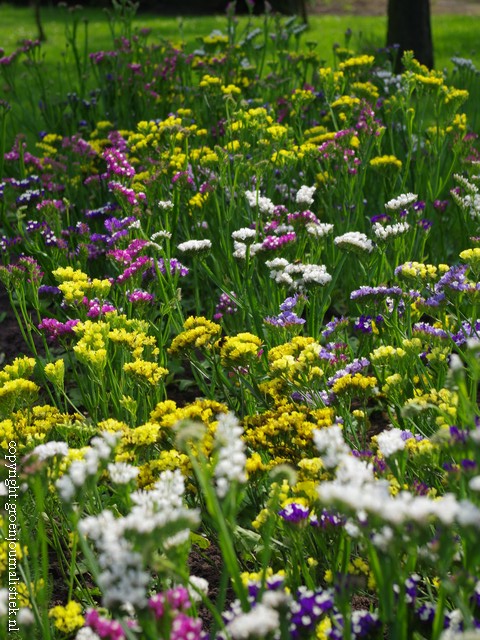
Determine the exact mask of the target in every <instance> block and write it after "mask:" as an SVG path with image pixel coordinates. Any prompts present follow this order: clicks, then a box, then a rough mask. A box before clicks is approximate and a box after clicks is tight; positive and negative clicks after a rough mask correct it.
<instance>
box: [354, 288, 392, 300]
mask: <svg viewBox="0 0 480 640" xmlns="http://www.w3.org/2000/svg"><path fill="white" fill-rule="evenodd" d="M401 295H403V290H402V289H401V288H400V287H395V286H394V287H385V286H379V287H369V286H366V285H364V286H361V287H359V288H358V289H355V291H352V293H351V294H350V300H358V298H382V297H386V296H401Z"/></svg>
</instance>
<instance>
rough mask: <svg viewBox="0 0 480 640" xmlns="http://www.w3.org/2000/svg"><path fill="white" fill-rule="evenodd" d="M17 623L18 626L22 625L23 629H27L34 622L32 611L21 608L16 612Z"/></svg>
mask: <svg viewBox="0 0 480 640" xmlns="http://www.w3.org/2000/svg"><path fill="white" fill-rule="evenodd" d="M17 622H18V624H21V625H24V626H25V627H29V626H30V625H31V624H33V623H34V622H35V616H34V615H33V611H32V610H31V609H29V608H28V607H21V609H20V610H19V612H18V616H17Z"/></svg>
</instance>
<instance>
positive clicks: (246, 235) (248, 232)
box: [232, 227, 257, 244]
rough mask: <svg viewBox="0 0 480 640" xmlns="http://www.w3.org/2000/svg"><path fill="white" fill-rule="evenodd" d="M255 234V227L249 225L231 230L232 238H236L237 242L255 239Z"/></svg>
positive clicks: (246, 242) (249, 241)
mask: <svg viewBox="0 0 480 640" xmlns="http://www.w3.org/2000/svg"><path fill="white" fill-rule="evenodd" d="M256 235H257V232H256V230H255V229H251V228H250V227H242V228H241V229H237V230H236V231H233V233H232V238H233V240H237V241H238V242H244V243H245V244H250V243H251V242H253V241H254V240H255V237H256Z"/></svg>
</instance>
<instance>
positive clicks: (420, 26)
mask: <svg viewBox="0 0 480 640" xmlns="http://www.w3.org/2000/svg"><path fill="white" fill-rule="evenodd" d="M393 45H398V46H399V51H398V56H397V58H396V63H395V71H396V72H399V71H401V57H402V55H403V52H404V51H413V53H414V55H415V58H416V59H417V60H418V61H419V62H421V63H422V64H424V65H426V66H427V67H428V68H429V69H431V68H432V67H433V40H432V29H431V21H430V0H388V30H387V47H391V46H393Z"/></svg>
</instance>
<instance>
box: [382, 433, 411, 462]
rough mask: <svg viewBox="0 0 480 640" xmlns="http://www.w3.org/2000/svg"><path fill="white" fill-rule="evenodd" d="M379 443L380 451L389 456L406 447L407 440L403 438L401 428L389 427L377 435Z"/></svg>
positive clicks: (386, 456)
mask: <svg viewBox="0 0 480 640" xmlns="http://www.w3.org/2000/svg"><path fill="white" fill-rule="evenodd" d="M377 444H378V449H379V451H380V453H381V454H382V455H383V456H384V457H385V458H388V457H389V456H391V455H393V454H394V453H397V451H403V450H404V449H405V440H404V439H403V438H402V430H401V429H396V428H395V429H387V430H385V431H382V433H380V434H378V436H377Z"/></svg>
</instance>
